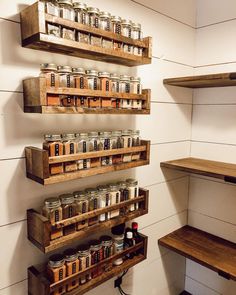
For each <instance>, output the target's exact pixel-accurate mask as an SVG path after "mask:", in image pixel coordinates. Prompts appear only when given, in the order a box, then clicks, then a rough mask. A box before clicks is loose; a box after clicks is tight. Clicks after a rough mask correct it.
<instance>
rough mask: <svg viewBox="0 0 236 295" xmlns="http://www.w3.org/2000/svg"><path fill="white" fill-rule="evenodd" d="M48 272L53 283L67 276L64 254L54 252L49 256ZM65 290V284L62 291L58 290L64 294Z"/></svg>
mask: <svg viewBox="0 0 236 295" xmlns="http://www.w3.org/2000/svg"><path fill="white" fill-rule="evenodd" d="M47 274H48V277H49V280H50V282H51V283H57V282H59V281H61V280H63V279H65V278H66V266H65V259H64V256H63V255H61V254H54V255H52V256H50V257H49V261H48V265H47ZM65 291H66V290H65V286H63V287H62V290H61V292H60V293H59V292H58V294H63V293H65Z"/></svg>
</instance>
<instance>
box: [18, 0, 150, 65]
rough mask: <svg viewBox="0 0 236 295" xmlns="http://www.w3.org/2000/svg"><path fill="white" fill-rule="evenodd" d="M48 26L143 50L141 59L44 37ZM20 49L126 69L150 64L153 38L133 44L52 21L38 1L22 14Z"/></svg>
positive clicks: (60, 20) (71, 23)
mask: <svg viewBox="0 0 236 295" xmlns="http://www.w3.org/2000/svg"><path fill="white" fill-rule="evenodd" d="M47 23H50V24H57V25H61V26H63V27H66V28H71V29H76V30H78V31H80V32H85V33H88V34H92V35H95V36H100V37H103V38H106V39H109V40H114V41H118V42H124V43H126V44H128V45H135V46H138V47H141V48H143V56H142V57H140V56H136V55H133V54H129V53H125V52H123V51H121V50H114V49H107V48H102V47H98V46H92V45H90V44H84V43H80V42H77V41H71V40H66V39H62V38H58V37H55V36H51V35H48V34H47ZM21 35H22V46H23V47H27V48H32V49H37V50H44V51H50V52H56V53H61V54H67V55H72V56H77V57H82V58H86V59H92V60H98V61H104V62H111V63H116V64H121V65H125V66H138V65H144V64H150V63H151V60H152V38H151V37H147V38H144V39H143V40H134V39H131V38H127V37H124V36H121V35H118V34H114V33H112V32H106V31H103V30H100V29H97V28H92V27H90V26H87V25H83V24H79V23H77V22H74V21H70V20H66V19H63V18H60V17H55V16H53V15H49V14H47V13H45V10H44V5H43V3H42V2H40V1H38V2H36V3H35V4H33V5H31V6H29V7H27V8H26V9H24V10H23V11H22V12H21Z"/></svg>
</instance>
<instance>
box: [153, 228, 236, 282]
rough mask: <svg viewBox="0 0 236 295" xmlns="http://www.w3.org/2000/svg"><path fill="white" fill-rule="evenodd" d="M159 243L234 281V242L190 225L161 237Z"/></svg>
mask: <svg viewBox="0 0 236 295" xmlns="http://www.w3.org/2000/svg"><path fill="white" fill-rule="evenodd" d="M158 243H159V245H161V246H163V247H166V248H168V249H170V250H173V251H174V252H176V253H178V254H180V255H182V256H184V257H186V258H189V259H191V260H193V261H195V262H197V263H199V264H201V265H203V266H205V267H207V268H209V269H211V270H213V271H215V272H217V273H218V274H219V275H220V276H222V277H224V278H226V279H228V280H230V279H232V280H234V281H236V244H234V243H232V242H229V241H227V240H224V239H222V238H219V237H216V236H214V235H211V234H209V233H206V232H204V231H201V230H198V229H196V228H193V227H190V226H184V227H183V228H181V229H178V230H176V231H174V232H172V233H171V234H169V235H167V236H165V237H163V238H161V239H160V240H159V241H158Z"/></svg>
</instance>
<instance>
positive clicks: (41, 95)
mask: <svg viewBox="0 0 236 295" xmlns="http://www.w3.org/2000/svg"><path fill="white" fill-rule="evenodd" d="M23 89H24V111H25V112H26V113H43V114H65V113H67V114H130V115H132V114H144V115H148V114H150V97H151V90H149V89H145V90H143V91H142V94H130V93H114V92H105V91H100V90H88V89H78V88H66V87H65V88H64V87H60V88H55V87H47V86H46V79H45V78H39V77H38V78H30V79H26V80H24V81H23ZM48 95H71V96H77V97H90V98H91V97H92V98H108V99H112V98H115V99H127V100H133V99H135V100H140V101H142V109H141V110H138V109H116V108H83V107H61V106H49V105H48V103H47V96H48Z"/></svg>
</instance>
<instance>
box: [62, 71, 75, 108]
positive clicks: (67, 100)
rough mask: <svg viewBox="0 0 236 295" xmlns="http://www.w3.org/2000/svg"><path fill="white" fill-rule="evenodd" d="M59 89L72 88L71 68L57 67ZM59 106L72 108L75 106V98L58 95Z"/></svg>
mask: <svg viewBox="0 0 236 295" xmlns="http://www.w3.org/2000/svg"><path fill="white" fill-rule="evenodd" d="M58 74H59V87H66V88H71V87H72V88H73V87H74V77H73V75H72V68H71V67H70V66H59V67H58ZM59 97H60V101H61V106H64V107H72V106H75V98H74V96H70V95H64V94H63V95H59Z"/></svg>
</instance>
